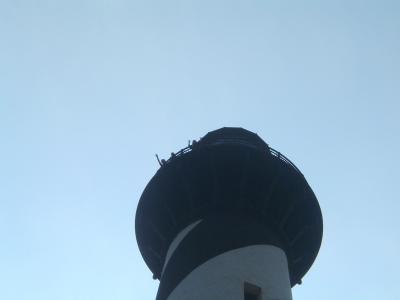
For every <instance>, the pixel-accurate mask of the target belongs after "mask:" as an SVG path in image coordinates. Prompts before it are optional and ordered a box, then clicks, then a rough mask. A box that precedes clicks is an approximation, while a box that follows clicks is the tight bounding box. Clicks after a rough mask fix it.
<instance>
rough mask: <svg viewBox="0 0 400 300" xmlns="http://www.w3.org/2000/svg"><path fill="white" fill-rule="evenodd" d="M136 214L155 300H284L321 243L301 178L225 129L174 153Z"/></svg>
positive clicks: (251, 138) (270, 152)
mask: <svg viewBox="0 0 400 300" xmlns="http://www.w3.org/2000/svg"><path fill="white" fill-rule="evenodd" d="M160 164H161V167H160V169H159V170H158V171H157V173H156V174H155V175H154V177H153V178H152V179H151V180H150V182H149V183H148V185H147V186H146V188H145V190H144V192H143V194H142V196H141V198H140V201H139V204H138V207H137V211H136V220H135V229H136V238H137V242H138V245H139V249H140V252H141V254H142V256H143V259H144V261H145V262H146V264H147V266H148V267H149V269H150V270H151V271H152V273H153V278H154V279H159V280H160V285H159V288H158V292H157V296H156V300H290V299H292V295H291V287H292V286H294V285H295V284H298V283H301V279H302V277H303V276H304V275H305V273H306V272H307V271H308V270H309V268H310V267H311V265H312V263H313V262H314V260H315V258H316V256H317V253H318V250H319V248H320V245H321V240H322V215H321V210H320V207H319V204H318V201H317V199H316V197H315V195H314V193H313V191H312V190H311V188H310V186H309V185H308V183H307V181H306V180H305V178H304V176H303V174H302V173H301V172H300V171H299V170H298V169H297V168H296V166H295V165H294V164H293V163H292V162H290V160H289V159H287V158H286V157H285V156H283V155H282V154H281V153H279V152H277V151H276V150H274V149H272V148H270V147H269V146H268V145H267V144H266V143H265V142H264V141H263V140H262V139H261V138H260V137H258V135H256V134H255V133H252V132H250V131H247V130H245V129H242V128H221V129H218V130H215V131H212V132H209V133H208V134H206V135H205V136H204V137H203V138H202V139H200V141H198V142H196V141H193V143H191V144H190V145H189V146H188V147H186V148H184V149H182V150H180V151H179V152H177V153H175V154H174V153H173V154H172V155H171V157H170V158H169V159H168V160H167V161H164V160H162V161H161V162H160Z"/></svg>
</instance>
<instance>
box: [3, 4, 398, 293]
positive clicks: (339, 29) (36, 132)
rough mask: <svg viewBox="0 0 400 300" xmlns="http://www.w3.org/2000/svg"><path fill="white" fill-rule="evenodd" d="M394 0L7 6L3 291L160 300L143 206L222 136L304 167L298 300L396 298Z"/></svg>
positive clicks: (395, 67) (396, 56)
mask: <svg viewBox="0 0 400 300" xmlns="http://www.w3.org/2000/svg"><path fill="white" fill-rule="evenodd" d="M399 53H400V2H398V1H382V0H381V1H349V0H348V1H254V0H253V1H218V0H217V1H208V0H203V1H155V0H153V1H124V0H114V1H111V0H110V1H108V0H103V1H89V0H80V1H76V0H72V1H71V0H69V1H63V0H60V1H39V0H38V1H22V0H12V1H11V0H2V1H1V2H0V137H1V147H0V155H1V156H0V157H1V159H0V240H1V244H2V245H1V247H0V298H1V299H8V300H17V299H18V300H23V299H29V300H39V299H40V300H47V299H49V300H50V299H52V300H53V299H58V300H80V299H85V300H87V299H97V300H102V299H154V298H155V294H156V290H157V285H158V284H157V282H156V281H153V280H152V279H151V273H150V271H149V270H148V269H147V268H146V266H145V264H144V262H143V261H142V259H141V256H140V254H139V252H138V249H137V246H136V240H135V236H134V213H135V209H136V205H137V201H138V199H139V197H140V195H141V192H142V190H143V189H144V187H145V185H146V183H147V182H148V180H149V179H150V178H151V176H152V175H153V174H154V173H155V171H156V170H157V168H158V164H157V162H156V160H155V158H154V154H155V153H158V154H159V155H160V156H161V157H166V156H168V155H169V153H170V152H171V151H175V150H178V149H180V148H181V147H184V146H185V145H186V144H187V141H188V140H189V139H194V138H196V139H197V138H199V137H200V136H203V135H204V134H205V133H206V132H208V131H211V130H214V129H217V128H219V127H222V126H240V127H244V128H246V129H249V130H252V131H254V132H257V133H258V134H259V135H260V136H261V137H262V138H264V139H265V140H266V141H267V143H269V144H270V145H271V146H272V147H274V148H276V149H278V150H280V151H281V152H282V153H284V154H285V155H286V156H288V157H289V158H290V159H291V160H292V161H293V162H294V163H295V164H296V165H297V166H298V167H299V168H300V169H301V170H302V172H303V173H304V174H305V176H306V178H307V180H308V181H309V183H310V185H311V186H312V188H313V190H314V192H315V193H316V195H317V197H318V198H319V201H320V205H321V208H322V211H323V216H324V225H325V228H324V230H325V231H324V240H323V244H322V248H321V251H320V254H319V256H318V258H317V261H316V263H315V264H314V266H313V267H312V269H311V270H310V272H309V273H308V274H307V275H306V276H305V278H304V280H303V285H301V286H297V287H295V288H294V289H293V296H294V299H296V300H306V299H307V300H310V299H316V300H317V299H318V300H320V299H325V300H337V299H352V300H355V299H363V300H372V299H374V300H375V299H386V300H396V299H398V287H397V286H398V284H399V275H398V270H399V269H400V258H399V253H400V232H399V228H400V221H399V217H398V215H399V211H400V204H399V199H398V197H399V196H398V195H399V192H398V184H399V175H398V170H399V169H400V161H399V159H398V156H397V155H398V153H399V152H400V143H399V132H400V121H399V113H400V55H399Z"/></svg>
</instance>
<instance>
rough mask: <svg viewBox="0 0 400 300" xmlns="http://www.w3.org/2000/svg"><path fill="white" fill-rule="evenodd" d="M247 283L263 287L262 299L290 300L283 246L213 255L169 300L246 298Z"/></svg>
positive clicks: (177, 288) (179, 286) (193, 225)
mask: <svg viewBox="0 0 400 300" xmlns="http://www.w3.org/2000/svg"><path fill="white" fill-rule="evenodd" d="M198 223H199V222H196V223H195V224H192V225H190V226H188V228H186V229H185V230H183V232H182V234H180V235H178V237H177V238H176V239H175V241H174V242H173V245H171V247H170V250H171V251H168V252H169V256H170V255H171V254H173V253H171V252H173V249H174V248H176V247H177V245H178V244H179V243H180V241H181V240H182V239H183V238H184V236H186V235H188V234H190V231H191V230H193V228H194V227H195V226H196V225H197V224H198ZM171 248H172V249H171ZM167 263H168V261H167ZM245 283H250V284H252V285H256V286H258V287H260V288H261V295H260V298H259V300H291V299H292V295H291V285H290V280H289V272H288V264H287V259H286V255H285V253H284V252H283V250H281V249H280V248H278V247H276V246H272V245H253V246H247V247H243V248H239V249H235V250H231V251H227V252H225V253H223V254H220V255H218V256H216V257H213V258H211V259H209V260H208V261H206V262H205V263H203V264H202V265H200V266H198V267H197V268H195V269H194V270H193V271H192V272H191V273H189V274H188V275H187V276H186V277H185V278H184V279H183V280H182V281H181V282H180V283H179V284H178V285H177V286H176V287H175V289H174V290H173V291H172V292H171V294H170V295H169V296H168V298H167V300H228V299H229V300H243V299H244V284H245Z"/></svg>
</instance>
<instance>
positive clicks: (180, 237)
mask: <svg viewBox="0 0 400 300" xmlns="http://www.w3.org/2000/svg"><path fill="white" fill-rule="evenodd" d="M201 221H202V220H197V221H196V222H193V223H192V224H190V225H189V226H187V227H185V228H184V229H183V230H182V231H181V232H179V233H178V235H177V236H176V237H175V238H174V239H173V241H172V243H171V245H170V246H169V248H168V251H167V254H166V255H165V262H164V266H163V269H162V272H161V274H163V273H164V270H165V267H166V266H167V264H168V261H169V259H170V258H171V256H172V254H173V253H174V251H175V250H176V248H177V247H178V246H179V244H180V243H181V242H182V240H183V239H184V238H185V236H187V235H188V233H189V232H190V231H192V230H193V229H194V228H195V227H196V226H197V225H199V223H200V222H201Z"/></svg>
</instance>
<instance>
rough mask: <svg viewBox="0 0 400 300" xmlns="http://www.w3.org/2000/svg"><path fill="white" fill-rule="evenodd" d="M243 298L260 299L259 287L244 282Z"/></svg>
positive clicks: (246, 299)
mask: <svg viewBox="0 0 400 300" xmlns="http://www.w3.org/2000/svg"><path fill="white" fill-rule="evenodd" d="M244 300H261V288H260V287H259V286H256V285H254V284H251V283H248V282H245V283H244Z"/></svg>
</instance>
